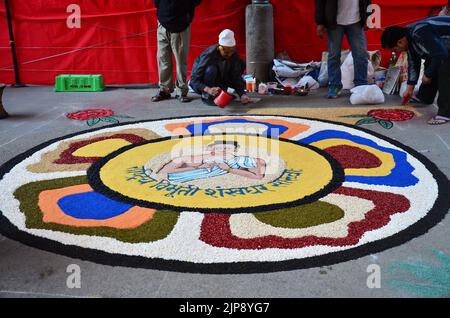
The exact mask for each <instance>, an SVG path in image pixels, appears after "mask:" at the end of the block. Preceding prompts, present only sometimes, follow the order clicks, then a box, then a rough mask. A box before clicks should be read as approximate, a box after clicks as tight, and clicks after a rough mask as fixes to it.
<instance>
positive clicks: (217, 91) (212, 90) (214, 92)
mask: <svg viewBox="0 0 450 318" xmlns="http://www.w3.org/2000/svg"><path fill="white" fill-rule="evenodd" d="M221 91H222V90H221V89H220V87H210V88H209V89H208V92H207V93H208V94H209V95H211V96H212V97H217V96H219V94H220V92H221Z"/></svg>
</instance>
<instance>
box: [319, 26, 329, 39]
mask: <svg viewBox="0 0 450 318" xmlns="http://www.w3.org/2000/svg"><path fill="white" fill-rule="evenodd" d="M326 31H327V28H326V27H325V26H324V25H323V24H320V25H318V26H317V36H318V37H319V38H321V39H323V37H324V36H325V32H326Z"/></svg>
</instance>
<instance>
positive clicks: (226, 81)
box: [190, 29, 250, 106]
mask: <svg viewBox="0 0 450 318" xmlns="http://www.w3.org/2000/svg"><path fill="white" fill-rule="evenodd" d="M244 70H245V62H244V61H243V60H241V58H240V57H239V54H238V53H237V51H236V40H235V38H234V32H233V31H231V30H228V29H227V30H224V31H222V33H220V35H219V44H218V45H217V44H215V45H213V46H210V47H209V48H207V49H206V50H205V51H204V52H203V53H202V54H201V55H200V56H199V57H198V58H197V59H196V60H195V63H194V66H193V68H192V74H191V81H190V86H191V87H192V89H193V90H194V91H195V92H196V93H197V94H200V95H202V101H203V102H204V103H206V104H208V105H211V106H215V103H214V99H215V98H216V97H217V96H218V95H219V94H220V92H221V91H222V90H223V91H227V89H228V88H233V89H234V90H235V91H236V93H237V94H238V95H239V96H240V98H241V102H242V104H247V103H249V102H250V98H249V97H248V96H247V95H246V94H245V90H244V88H245V83H244V80H243V79H242V74H243V73H244Z"/></svg>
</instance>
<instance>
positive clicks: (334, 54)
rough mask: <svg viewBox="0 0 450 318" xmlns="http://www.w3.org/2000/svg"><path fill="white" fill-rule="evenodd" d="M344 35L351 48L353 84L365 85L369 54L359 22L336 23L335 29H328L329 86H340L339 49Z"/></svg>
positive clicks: (340, 49)
mask: <svg viewBox="0 0 450 318" xmlns="http://www.w3.org/2000/svg"><path fill="white" fill-rule="evenodd" d="M344 35H347V39H348V42H349V43H350V47H351V49H352V54H353V62H354V66H355V85H356V86H361V85H367V83H368V82H367V70H368V65H369V54H368V53H367V41H366V35H365V33H364V29H363V28H362V27H361V24H360V23H355V24H351V25H346V26H343V25H338V26H337V27H336V29H328V51H329V54H328V77H329V81H330V87H337V88H342V73H341V51H342V41H343V40H344Z"/></svg>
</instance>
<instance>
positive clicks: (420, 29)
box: [406, 17, 450, 85]
mask: <svg viewBox="0 0 450 318" xmlns="http://www.w3.org/2000/svg"><path fill="white" fill-rule="evenodd" d="M406 30H407V32H408V39H409V42H410V43H409V48H408V68H409V69H408V85H416V84H417V82H418V81H419V76H420V68H421V65H422V59H424V60H426V61H427V67H426V69H425V75H426V76H427V77H429V78H436V77H437V76H438V74H439V69H440V68H441V66H442V65H443V64H444V63H445V62H446V61H447V60H448V58H449V50H450V17H434V18H429V19H425V20H422V21H420V22H418V23H416V24H412V25H410V26H408V27H407V28H406Z"/></svg>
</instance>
